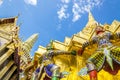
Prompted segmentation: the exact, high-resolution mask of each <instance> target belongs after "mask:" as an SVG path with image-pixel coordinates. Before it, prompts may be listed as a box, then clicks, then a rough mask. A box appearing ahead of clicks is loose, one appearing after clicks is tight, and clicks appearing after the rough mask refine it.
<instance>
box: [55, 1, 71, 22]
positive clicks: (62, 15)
mask: <svg viewBox="0 0 120 80" xmlns="http://www.w3.org/2000/svg"><path fill="white" fill-rule="evenodd" d="M69 2H70V0H61V4H59V6H60V8H59V10H58V11H57V14H58V18H59V19H60V20H62V19H67V18H69V13H68V12H67V9H68V4H69Z"/></svg>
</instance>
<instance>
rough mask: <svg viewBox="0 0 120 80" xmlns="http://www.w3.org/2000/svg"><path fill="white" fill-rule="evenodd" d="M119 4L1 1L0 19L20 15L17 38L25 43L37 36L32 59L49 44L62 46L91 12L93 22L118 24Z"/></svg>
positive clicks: (113, 0) (110, 0) (108, 0)
mask: <svg viewBox="0 0 120 80" xmlns="http://www.w3.org/2000/svg"><path fill="white" fill-rule="evenodd" d="M119 4H120V0H0V18H6V17H14V16H17V15H18V14H20V16H19V18H18V23H17V24H18V25H19V24H20V23H22V25H21V26H20V37H22V39H23V40H26V39H27V38H28V37H29V36H31V35H32V34H34V33H39V38H38V40H37V42H36V43H35V45H34V47H33V49H32V51H31V55H32V56H33V55H34V52H35V51H36V50H37V48H38V46H39V45H42V46H46V45H47V44H48V43H49V41H50V40H58V41H61V42H63V41H64V38H65V36H68V37H71V36H72V35H73V34H75V33H77V32H79V31H81V30H82V28H83V27H84V26H85V25H86V23H87V20H88V12H89V11H91V12H92V14H93V16H94V18H95V19H96V21H98V22H99V23H101V24H104V23H108V24H111V23H112V21H113V20H114V19H116V20H118V21H120V11H119V10H120V5H119Z"/></svg>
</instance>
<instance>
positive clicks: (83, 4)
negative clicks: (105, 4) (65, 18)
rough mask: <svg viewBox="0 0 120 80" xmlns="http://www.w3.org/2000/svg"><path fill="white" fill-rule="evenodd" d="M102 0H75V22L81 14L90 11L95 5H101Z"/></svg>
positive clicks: (73, 8)
mask: <svg viewBox="0 0 120 80" xmlns="http://www.w3.org/2000/svg"><path fill="white" fill-rule="evenodd" d="M101 3H102V0H74V3H73V7H72V12H73V20H72V21H73V22H75V21H77V20H79V18H80V17H81V15H82V14H83V13H85V12H89V11H90V10H92V9H93V8H94V7H95V6H99V5H101Z"/></svg>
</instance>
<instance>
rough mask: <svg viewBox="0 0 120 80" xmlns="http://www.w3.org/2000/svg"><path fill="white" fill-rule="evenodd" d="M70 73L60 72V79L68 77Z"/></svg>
mask: <svg viewBox="0 0 120 80" xmlns="http://www.w3.org/2000/svg"><path fill="white" fill-rule="evenodd" d="M69 74H70V73H69V72H67V71H63V72H61V76H60V77H61V78H64V77H66V75H69Z"/></svg>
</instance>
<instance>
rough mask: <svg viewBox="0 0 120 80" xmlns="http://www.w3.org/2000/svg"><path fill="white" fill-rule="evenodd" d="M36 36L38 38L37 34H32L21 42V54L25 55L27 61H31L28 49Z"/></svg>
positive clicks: (29, 49)
mask: <svg viewBox="0 0 120 80" xmlns="http://www.w3.org/2000/svg"><path fill="white" fill-rule="evenodd" d="M37 38H38V34H33V35H32V36H30V37H29V38H28V39H27V40H26V41H25V42H23V44H22V49H23V51H24V55H23V56H25V57H26V58H27V60H28V61H31V55H30V51H31V49H32V47H33V45H34V43H35V42H36V40H37Z"/></svg>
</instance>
